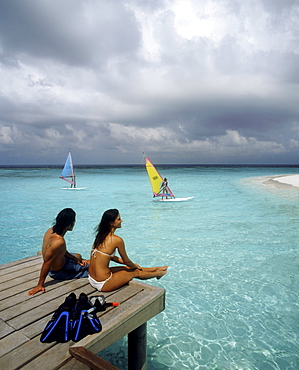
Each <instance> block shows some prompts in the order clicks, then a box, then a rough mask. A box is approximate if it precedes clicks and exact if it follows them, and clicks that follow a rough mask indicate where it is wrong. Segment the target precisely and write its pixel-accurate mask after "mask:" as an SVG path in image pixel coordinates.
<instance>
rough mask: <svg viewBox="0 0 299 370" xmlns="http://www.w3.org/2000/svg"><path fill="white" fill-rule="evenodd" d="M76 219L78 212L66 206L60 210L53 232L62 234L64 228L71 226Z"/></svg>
mask: <svg viewBox="0 0 299 370" xmlns="http://www.w3.org/2000/svg"><path fill="white" fill-rule="evenodd" d="M75 219H76V212H75V211H74V210H73V209H72V208H65V209H63V210H62V211H60V212H59V213H58V215H57V217H56V220H55V223H54V225H53V232H54V233H56V234H58V235H62V233H63V230H64V229H65V228H66V227H68V226H70V225H71V224H72V223H73V222H74V221H75Z"/></svg>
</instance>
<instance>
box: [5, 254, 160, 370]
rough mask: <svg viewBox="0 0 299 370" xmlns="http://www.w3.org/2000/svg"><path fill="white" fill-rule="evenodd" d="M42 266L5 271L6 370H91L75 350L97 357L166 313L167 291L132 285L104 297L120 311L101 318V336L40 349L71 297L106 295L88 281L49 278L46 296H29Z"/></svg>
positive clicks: (24, 264)
mask: <svg viewBox="0 0 299 370" xmlns="http://www.w3.org/2000/svg"><path fill="white" fill-rule="evenodd" d="M41 264H42V258H41V257H40V256H34V257H30V258H29V257H28V258H25V259H23V260H20V261H16V262H14V263H8V264H5V265H2V266H1V268H0V330H1V335H2V339H1V347H0V356H1V357H0V368H1V370H3V369H4V370H6V369H7V370H12V369H17V368H20V367H22V369H25V370H26V369H28V370H29V369H30V370H34V369H38V370H39V369H40V368H41V366H42V368H43V370H44V369H45V370H47V369H49V370H54V369H58V368H62V369H64V370H71V369H72V370H86V369H87V367H86V365H84V364H81V363H80V362H78V361H77V360H75V359H74V358H73V357H72V356H71V355H70V353H69V349H70V347H71V346H72V347H71V348H77V347H78V346H82V345H84V343H86V350H91V351H92V352H93V353H98V352H100V351H101V350H102V349H104V348H106V347H108V346H109V345H110V344H112V343H114V342H115V341H116V340H118V339H120V338H122V337H123V336H124V335H126V334H128V333H129V332H131V331H132V330H134V329H136V328H137V327H140V325H142V324H143V323H144V322H146V321H147V320H148V319H149V318H151V317H153V316H154V315H156V314H157V313H159V312H161V311H162V310H163V309H164V307H165V291H164V289H161V288H157V287H153V286H150V285H148V284H145V283H142V282H139V281H132V282H130V284H129V285H127V286H124V287H122V288H120V289H118V290H116V291H113V292H109V293H104V296H105V297H106V300H107V302H112V301H113V302H118V303H119V306H117V307H110V308H108V309H107V310H106V311H104V312H101V313H99V314H98V317H99V318H100V320H101V322H102V325H103V330H102V332H101V333H98V334H94V335H90V336H88V337H86V338H84V339H83V340H82V341H80V342H78V343H76V344H75V343H73V342H72V341H70V342H68V343H59V344H56V343H47V344H46V343H41V342H40V334H41V332H42V331H43V329H44V327H45V325H46V323H47V322H48V321H49V320H50V318H51V317H52V315H53V312H54V311H55V310H56V309H57V308H58V306H59V305H60V304H62V303H63V301H64V299H65V297H66V296H67V295H69V294H70V292H74V293H75V294H76V295H77V297H78V296H79V294H80V293H81V292H85V293H86V294H88V295H89V296H90V295H95V296H96V295H101V294H102V293H100V292H98V291H96V290H95V289H94V288H92V287H91V286H90V284H89V282H88V280H87V279H86V278H85V279H84V278H83V279H76V280H68V281H55V280H52V279H50V278H49V280H47V283H46V284H47V292H46V293H45V294H41V293H39V294H36V295H34V296H28V294H27V292H28V290H29V289H30V288H31V287H33V286H35V284H36V282H37V279H38V276H39V272H40V268H41ZM30 285H32V286H30ZM75 351H76V349H75ZM93 356H94V355H91V357H93ZM95 360H98V357H95ZM41 364H42V365H41Z"/></svg>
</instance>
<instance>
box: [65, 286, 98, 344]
mask: <svg viewBox="0 0 299 370" xmlns="http://www.w3.org/2000/svg"><path fill="white" fill-rule="evenodd" d="M96 312H97V307H96V306H94V305H93V304H92V303H91V302H90V301H89V299H88V297H87V295H86V294H85V293H81V294H80V296H79V299H78V301H77V303H76V306H75V308H74V311H73V333H72V340H73V341H74V342H78V341H79V340H81V339H83V338H84V337H86V336H87V335H89V334H95V333H99V332H100V331H101V330H102V324H101V322H100V320H99V319H98V317H97V315H96Z"/></svg>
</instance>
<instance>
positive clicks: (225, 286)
mask: <svg viewBox="0 0 299 370" xmlns="http://www.w3.org/2000/svg"><path fill="white" fill-rule="evenodd" d="M158 169H159V170H160V172H161V173H162V175H163V176H166V177H167V178H168V179H169V185H170V187H171V189H172V191H173V192H174V194H175V195H176V196H177V197H186V196H195V198H194V199H192V200H189V201H187V202H173V203H170V202H169V203H165V202H164V203H162V202H158V203H156V202H153V201H152V198H151V190H150V185H149V181H148V178H147V174H146V172H145V169H144V168H143V167H123V168H106V167H105V168H78V169H77V171H76V174H77V183H78V186H79V187H80V186H82V187H86V189H84V190H63V189H62V188H63V187H64V186H65V185H64V182H63V180H60V179H59V178H58V177H59V175H60V172H61V169H58V168H35V169H29V168H26V169H0V187H1V195H0V199H1V210H2V212H1V214H0V228H1V239H0V246H1V255H0V262H1V263H6V262H9V261H13V260H16V259H20V258H24V257H27V256H31V255H34V254H35V253H36V252H37V251H38V250H40V248H41V241H42V237H43V234H44V232H45V230H46V229H47V228H48V227H49V226H51V224H52V222H53V220H54V218H55V216H56V215H57V213H58V212H59V211H60V210H61V209H62V208H64V207H72V208H73V209H74V210H75V211H76V212H77V222H76V225H75V228H74V230H73V231H72V232H69V233H68V234H67V235H66V240H67V245H68V249H69V250H70V251H79V252H81V253H82V254H83V256H84V257H88V256H89V251H90V247H91V244H92V242H93V238H94V233H93V231H94V227H95V226H96V225H97V223H98V222H99V220H100V217H101V215H102V213H103V211H105V210H106V209H108V208H118V209H119V210H120V213H121V216H122V219H123V228H122V229H121V230H119V231H118V234H119V235H120V236H122V237H123V238H124V240H125V243H126V248H127V251H128V254H129V256H130V257H131V259H132V260H133V261H135V262H136V263H138V264H140V265H142V266H155V265H164V264H168V265H169V272H168V274H167V275H166V276H165V277H163V278H162V279H161V280H160V281H157V280H151V281H150V283H151V284H152V285H156V286H160V287H163V288H165V289H166V309H165V311H163V313H161V314H159V315H157V316H156V317H155V318H153V319H152V320H150V321H149V323H148V369H150V370H159V369H161V370H166V369H177V370H181V369H230V370H234V369H246V370H250V369H262V370H268V369H299V343H298V334H299V324H298V323H299V314H298V312H299V311H298V308H299V307H298V306H299V299H298V293H299V279H298V277H299V272H298V266H299V248H298V244H299V242H298V229H299V228H298V226H299V190H297V189H292V188H288V189H276V188H270V187H266V186H264V185H262V183H261V181H260V177H262V176H275V175H282V174H294V173H298V172H299V169H298V168H294V167H284V168H282V167H209V166H207V167H203V166H202V167H174V166H171V167H167V166H161V167H158ZM125 346H126V339H123V340H121V341H118V342H117V343H116V344H114V345H113V346H111V347H109V348H108V349H107V350H105V351H104V352H102V353H101V356H102V357H104V358H106V359H107V360H109V361H110V362H112V363H114V364H115V365H117V366H118V367H119V368H120V369H125V368H126V365H127V354H126V347H125Z"/></svg>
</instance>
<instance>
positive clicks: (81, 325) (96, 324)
mask: <svg viewBox="0 0 299 370" xmlns="http://www.w3.org/2000/svg"><path fill="white" fill-rule="evenodd" d="M117 305H118V303H115V302H111V303H107V302H106V300H105V297H104V296H103V295H100V296H95V297H91V298H90V299H89V298H88V297H87V295H86V294H85V293H81V294H80V296H79V298H78V299H76V295H75V294H74V293H71V294H70V295H68V296H67V297H66V299H65V301H64V303H63V304H61V305H60V306H59V307H58V309H57V310H56V311H55V312H54V314H53V316H52V318H51V320H50V321H49V322H48V324H47V325H46V327H45V329H44V331H43V333H42V335H41V338H40V341H41V342H42V343H51V342H55V341H56V342H58V343H65V342H68V341H69V340H73V341H74V342H78V341H79V340H81V339H83V338H84V337H86V336H87V335H90V334H95V333H99V332H100V331H101V330H102V324H101V322H100V320H99V319H98V317H97V315H96V313H97V312H100V311H105V310H106V308H107V307H109V306H117Z"/></svg>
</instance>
